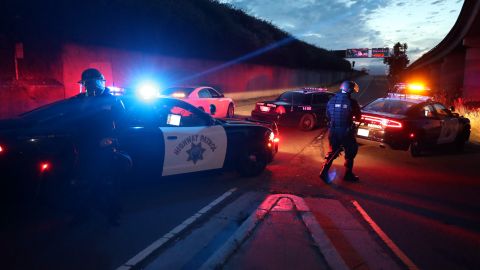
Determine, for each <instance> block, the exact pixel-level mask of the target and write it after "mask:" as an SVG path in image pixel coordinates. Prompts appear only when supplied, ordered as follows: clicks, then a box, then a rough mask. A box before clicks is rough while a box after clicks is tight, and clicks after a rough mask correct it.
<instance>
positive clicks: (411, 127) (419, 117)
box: [357, 94, 470, 156]
mask: <svg viewBox="0 0 480 270" xmlns="http://www.w3.org/2000/svg"><path fill="white" fill-rule="evenodd" d="M469 137H470V121H469V120H468V118H465V117H462V116H460V115H458V114H457V113H454V112H452V111H451V110H449V109H447V108H446V106H445V105H443V104H441V103H439V102H436V101H433V100H432V99H430V97H428V96H420V95H408V94H389V95H388V96H387V97H384V98H379V99H377V100H374V101H373V102H371V103H369V104H367V105H366V106H365V107H363V108H362V123H361V124H360V126H359V128H358V130H357V139H359V141H360V142H363V143H367V144H371V143H373V144H377V145H380V146H388V147H389V148H392V149H395V150H397V149H398V150H410V152H411V154H412V156H418V155H420V154H422V152H423V151H425V150H428V149H432V148H441V147H444V146H445V145H448V144H450V145H454V146H456V147H457V148H458V149H459V150H461V149H463V146H464V145H465V143H466V142H467V141H468V139H469Z"/></svg>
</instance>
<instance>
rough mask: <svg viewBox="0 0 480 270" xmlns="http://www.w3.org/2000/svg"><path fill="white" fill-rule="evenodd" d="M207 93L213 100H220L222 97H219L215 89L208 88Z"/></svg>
mask: <svg viewBox="0 0 480 270" xmlns="http://www.w3.org/2000/svg"><path fill="white" fill-rule="evenodd" d="M208 92H210V95H211V96H212V97H213V98H220V97H222V95H221V94H220V93H218V92H217V91H216V90H215V89H212V88H208Z"/></svg>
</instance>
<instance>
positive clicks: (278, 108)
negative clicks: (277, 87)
mask: <svg viewBox="0 0 480 270" xmlns="http://www.w3.org/2000/svg"><path fill="white" fill-rule="evenodd" d="M275 112H276V113H278V114H284V113H286V112H287V110H285V107H283V106H278V107H277V108H276V109H275Z"/></svg>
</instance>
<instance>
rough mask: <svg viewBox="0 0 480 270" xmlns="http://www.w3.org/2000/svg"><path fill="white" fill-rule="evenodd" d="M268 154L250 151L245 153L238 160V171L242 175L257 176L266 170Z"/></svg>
mask: <svg viewBox="0 0 480 270" xmlns="http://www.w3.org/2000/svg"><path fill="white" fill-rule="evenodd" d="M266 166H267V156H266V154H264V153H260V152H254V151H248V152H246V153H244V154H243V155H242V156H241V157H240V160H239V162H238V165H237V171H238V173H239V174H240V175H241V176H244V177H252V176H257V175H259V174H260V173H262V172H263V171H264V170H265V167H266Z"/></svg>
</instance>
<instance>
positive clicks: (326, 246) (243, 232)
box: [200, 194, 348, 270]
mask: <svg viewBox="0 0 480 270" xmlns="http://www.w3.org/2000/svg"><path fill="white" fill-rule="evenodd" d="M283 199H288V200H290V201H291V203H292V206H293V209H292V211H297V212H299V214H300V216H301V218H302V221H303V223H304V225H305V227H306V228H307V231H308V232H309V233H310V236H311V237H312V240H313V241H314V243H315V245H316V246H317V248H318V249H319V250H320V253H322V254H323V256H324V258H325V260H326V262H327V264H328V265H329V266H330V268H331V269H334V270H347V269H348V266H347V264H346V262H345V261H344V260H343V258H342V256H340V254H339V253H338V251H337V250H336V249H335V247H334V245H333V244H332V242H331V241H330V239H329V238H328V236H327V234H326V233H325V232H324V231H323V229H322V227H321V226H320V224H318V221H317V220H316V218H315V217H314V215H313V214H312V212H311V211H310V208H309V207H308V205H307V203H306V202H305V200H304V199H303V198H301V197H298V196H295V195H292V194H271V195H269V196H268V197H267V198H265V200H264V201H263V202H262V203H261V204H260V205H259V206H258V207H257V209H256V210H255V211H253V213H252V214H251V215H250V216H249V217H248V218H247V219H246V220H245V221H244V222H243V223H242V225H240V227H239V228H238V229H237V231H235V233H234V234H233V235H232V236H231V237H230V238H229V239H228V240H227V241H226V242H225V243H224V244H223V246H222V247H220V248H219V249H218V250H217V251H215V252H214V253H213V254H212V255H211V256H210V258H208V259H207V261H206V262H205V263H204V264H203V265H202V266H201V267H200V269H201V270H211V269H219V268H222V266H223V264H224V263H225V262H226V261H227V260H228V258H229V257H230V256H231V255H232V254H234V252H235V251H236V250H238V249H239V248H240V247H241V245H243V243H244V242H245V241H246V240H247V238H248V237H250V236H251V235H253V231H254V230H256V228H257V227H258V226H259V225H260V223H261V222H263V220H264V219H265V217H266V216H267V215H268V214H269V213H270V212H271V211H276V210H275V206H277V205H278V203H279V202H280V200H283Z"/></svg>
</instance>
